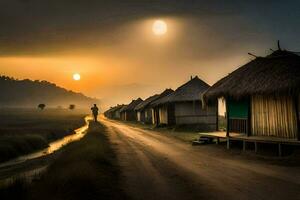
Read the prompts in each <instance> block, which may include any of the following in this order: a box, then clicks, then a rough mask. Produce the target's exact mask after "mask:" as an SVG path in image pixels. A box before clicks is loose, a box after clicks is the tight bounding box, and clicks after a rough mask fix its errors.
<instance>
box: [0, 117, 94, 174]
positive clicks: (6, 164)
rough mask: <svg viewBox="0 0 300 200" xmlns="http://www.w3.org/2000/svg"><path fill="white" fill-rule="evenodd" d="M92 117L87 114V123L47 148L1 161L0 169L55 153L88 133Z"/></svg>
mask: <svg viewBox="0 0 300 200" xmlns="http://www.w3.org/2000/svg"><path fill="white" fill-rule="evenodd" d="M91 119H92V118H91V117H90V116H86V117H85V118H84V120H85V125H84V126H82V127H80V128H78V129H76V130H75V133H74V134H71V135H67V136H65V137H64V138H61V139H58V140H55V141H53V142H51V143H50V144H49V146H48V147H47V148H45V149H42V150H39V151H37V152H34V153H30V154H27V155H23V156H20V157H17V158H15V159H12V160H9V161H7V162H4V163H1V164H0V170H1V169H3V168H8V167H12V166H14V165H19V164H22V163H24V162H26V161H28V160H31V159H35V158H40V157H43V156H48V155H50V154H52V153H54V152H55V151H57V150H59V149H60V148H62V147H63V146H65V145H67V144H68V143H70V142H74V141H77V140H80V139H81V138H82V137H83V136H84V135H85V134H86V132H87V129H88V126H89V121H90V120H91Z"/></svg>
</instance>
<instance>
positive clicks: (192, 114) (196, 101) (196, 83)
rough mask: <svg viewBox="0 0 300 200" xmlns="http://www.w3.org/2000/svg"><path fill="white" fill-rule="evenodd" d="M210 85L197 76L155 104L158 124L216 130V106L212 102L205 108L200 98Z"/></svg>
mask: <svg viewBox="0 0 300 200" xmlns="http://www.w3.org/2000/svg"><path fill="white" fill-rule="evenodd" d="M208 88H209V85H208V84H207V83H205V82H204V81H202V80H201V79H199V78H198V77H197V76H196V77H194V78H191V80H190V81H188V82H187V83H185V84H183V85H182V86H180V87H179V88H177V89H176V90H175V91H174V92H173V93H171V94H170V95H167V96H165V97H163V98H161V99H158V100H157V101H155V102H153V104H152V106H153V107H154V109H155V111H156V113H158V114H157V116H158V120H157V121H156V123H158V124H167V125H173V124H176V125H198V126H199V127H201V128H202V129H203V130H204V129H205V130H216V114H217V110H216V106H215V103H214V102H211V103H210V105H209V106H207V107H205V108H203V107H202V105H201V103H202V102H201V101H200V96H201V95H202V94H203V93H204V92H205V91H206V90H207V89H208Z"/></svg>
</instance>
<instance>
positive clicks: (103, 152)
mask: <svg viewBox="0 0 300 200" xmlns="http://www.w3.org/2000/svg"><path fill="white" fill-rule="evenodd" d="M6 198H7V199H20V200H22V199H26V200H27V199H33V200H35V199H36V200H38V199H44V200H48V199H49V200H50V199H51V200H52V199H56V200H60V199H72V200H76V199H127V198H126V195H125V193H124V191H123V190H121V187H120V171H119V167H118V163H117V158H116V155H115V153H114V151H113V149H112V147H111V144H110V142H109V139H108V137H107V133H106V131H105V127H103V126H102V125H101V124H99V123H94V122H91V123H90V128H89V131H88V133H87V134H86V135H85V136H84V138H82V139H81V140H80V141H77V142H74V143H71V144H69V145H67V146H66V147H64V148H63V149H62V152H61V154H60V155H59V157H58V158H57V159H56V160H54V162H53V163H52V164H51V165H50V166H49V167H48V169H47V171H46V172H45V173H44V174H43V175H42V176H41V177H40V179H39V180H36V181H34V182H32V183H26V181H22V180H17V181H16V182H15V183H14V184H13V185H11V186H8V187H7V188H2V189H0V199H6Z"/></svg>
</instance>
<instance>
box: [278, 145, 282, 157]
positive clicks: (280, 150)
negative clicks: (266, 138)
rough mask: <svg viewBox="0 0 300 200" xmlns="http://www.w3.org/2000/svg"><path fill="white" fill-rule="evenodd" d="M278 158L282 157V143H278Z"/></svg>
mask: <svg viewBox="0 0 300 200" xmlns="http://www.w3.org/2000/svg"><path fill="white" fill-rule="evenodd" d="M278 156H279V157H281V156H282V146H281V143H278Z"/></svg>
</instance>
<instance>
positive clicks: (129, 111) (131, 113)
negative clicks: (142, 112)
mask: <svg viewBox="0 0 300 200" xmlns="http://www.w3.org/2000/svg"><path fill="white" fill-rule="evenodd" d="M142 101H143V100H142V99H141V98H138V99H136V100H132V102H131V103H130V104H128V105H127V106H124V107H123V108H121V109H120V114H121V119H122V120H124V121H136V120H137V116H136V112H135V110H134V109H135V107H136V106H137V105H138V104H140V103H141V102H142Z"/></svg>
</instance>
